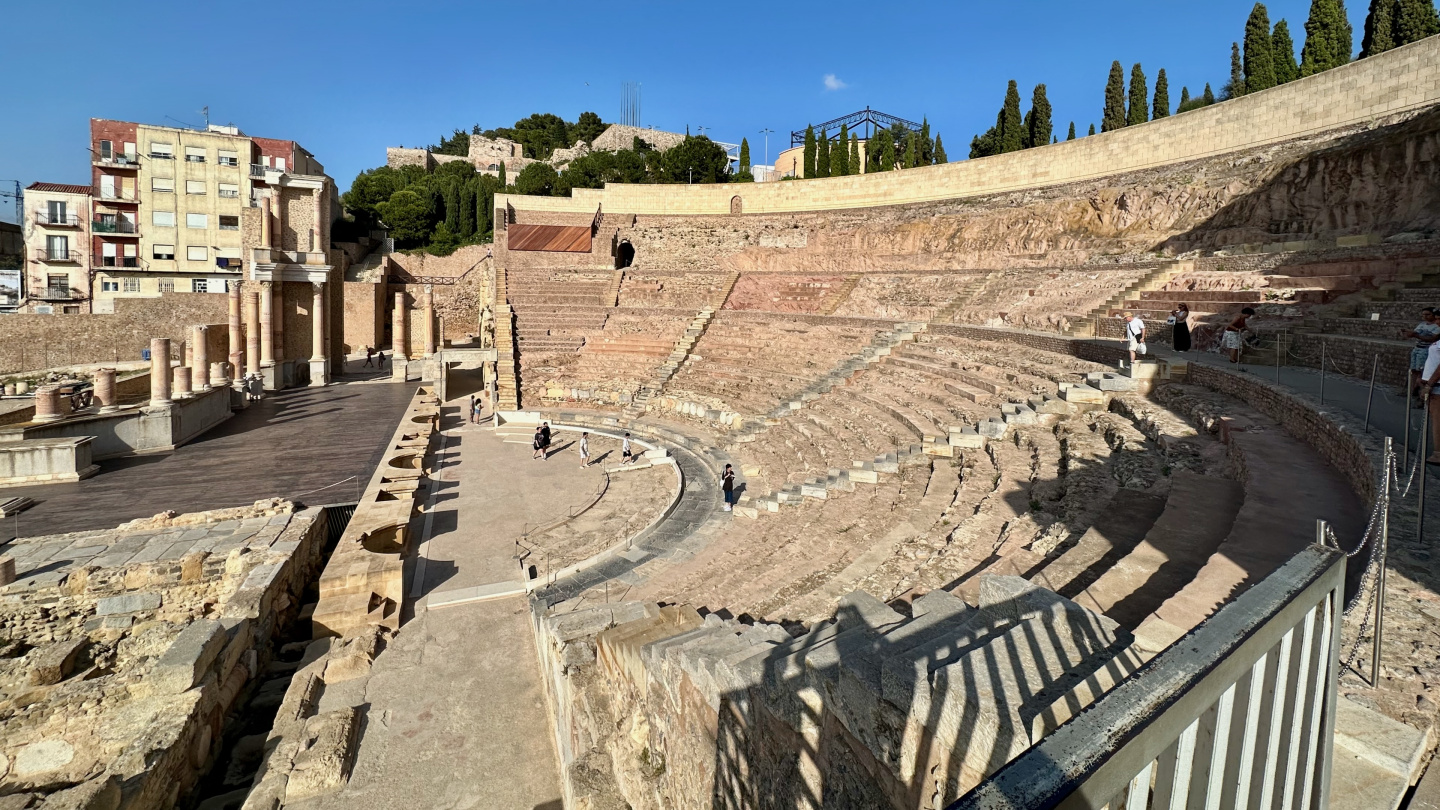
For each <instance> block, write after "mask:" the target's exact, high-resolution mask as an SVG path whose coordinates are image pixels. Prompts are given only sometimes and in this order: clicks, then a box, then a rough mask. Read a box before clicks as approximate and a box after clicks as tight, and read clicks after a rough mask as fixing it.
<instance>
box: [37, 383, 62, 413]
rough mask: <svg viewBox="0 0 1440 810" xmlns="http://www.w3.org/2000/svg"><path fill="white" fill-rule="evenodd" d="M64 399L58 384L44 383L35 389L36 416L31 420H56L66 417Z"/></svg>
mask: <svg viewBox="0 0 1440 810" xmlns="http://www.w3.org/2000/svg"><path fill="white" fill-rule="evenodd" d="M62 400H63V397H61V396H60V386H58V385H42V386H40V387H39V388H37V389H35V416H34V418H33V419H32V420H31V421H34V422H54V421H57V420H59V419H64V418H65V410H64V406H63V404H62Z"/></svg>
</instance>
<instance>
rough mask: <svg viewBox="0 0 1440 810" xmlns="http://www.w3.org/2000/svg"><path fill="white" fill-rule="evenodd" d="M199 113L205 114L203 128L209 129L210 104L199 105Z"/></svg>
mask: <svg viewBox="0 0 1440 810" xmlns="http://www.w3.org/2000/svg"><path fill="white" fill-rule="evenodd" d="M200 114H201V115H203V116H205V129H206V130H209V129H210V105H209V104H206V105H205V106H204V107H201V108H200Z"/></svg>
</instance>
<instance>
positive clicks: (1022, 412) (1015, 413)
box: [1000, 402, 1038, 425]
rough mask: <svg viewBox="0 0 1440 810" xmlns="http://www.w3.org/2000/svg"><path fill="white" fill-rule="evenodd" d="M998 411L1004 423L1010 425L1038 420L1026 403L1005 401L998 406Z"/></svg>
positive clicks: (1028, 423)
mask: <svg viewBox="0 0 1440 810" xmlns="http://www.w3.org/2000/svg"><path fill="white" fill-rule="evenodd" d="M1000 413H1001V414H1002V418H1003V419H1004V420H1005V423H1006V424H1010V425H1033V424H1035V423H1036V422H1037V421H1038V420H1037V419H1036V418H1035V412H1034V411H1033V410H1031V409H1030V406H1028V405H1017V404H1015V403H1013V402H1007V403H1005V404H1004V405H1001V406H1000Z"/></svg>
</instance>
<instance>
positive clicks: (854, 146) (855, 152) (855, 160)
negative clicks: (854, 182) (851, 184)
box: [850, 135, 865, 174]
mask: <svg viewBox="0 0 1440 810" xmlns="http://www.w3.org/2000/svg"><path fill="white" fill-rule="evenodd" d="M850 173H851V174H864V173H865V166H864V164H862V163H861V162H860V136H858V135H851V136H850Z"/></svg>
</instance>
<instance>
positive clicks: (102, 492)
mask: <svg viewBox="0 0 1440 810" xmlns="http://www.w3.org/2000/svg"><path fill="white" fill-rule="evenodd" d="M344 379H345V378H342V382H340V383H337V384H333V385H329V386H325V387H324V388H295V389H291V390H288V391H281V392H278V393H275V394H268V395H266V397H265V399H263V400H261V401H260V402H254V403H251V405H250V407H249V408H246V409H245V410H243V411H237V412H236V413H235V415H234V416H232V417H231V418H230V419H229V420H227V421H226V422H225V423H223V424H221V425H219V426H218V427H216V428H215V429H213V430H211V431H210V432H209V433H206V434H205V435H203V436H201V437H200V438H198V439H196V440H195V441H193V442H191V443H190V444H187V445H184V446H182V447H180V448H179V449H178V450H175V451H174V452H171V453H164V454H157V455H151V456H135V457H132V458H118V459H112V460H109V461H102V462H100V472H99V473H97V474H96V475H94V476H93V477H91V478H87V479H85V480H84V481H79V482H76V483H72V484H51V485H47V486H30V487H0V499H4V498H9V497H15V496H25V497H29V498H34V499H35V500H36V501H37V504H36V505H35V506H33V507H31V508H29V509H27V510H25V511H24V512H21V513H20V515H19V522H18V536H20V537H34V536H36V535H44V534H58V533H62V532H77V531H89V530H92V529H106V528H111V527H114V526H117V525H119V524H121V523H124V522H125V521H127V520H134V519H136V518H144V517H150V516H151V515H154V514H156V513H158V512H163V511H165V510H166V509H173V510H175V511H177V512H199V511H203V510H206V509H222V508H226V507H232V506H246V505H248V504H251V503H254V502H255V501H257V500H260V499H261V498H272V497H284V498H296V499H298V500H301V501H304V502H308V503H312V504H323V503H348V502H351V501H354V500H355V497H356V491H357V490H356V486H355V482H354V481H351V482H349V483H346V484H342V485H340V486H334V487H331V485H332V484H335V482H337V481H340V480H342V479H345V478H350V477H351V476H359V481H360V489H361V490H363V489H364V484H365V482H366V481H368V480H369V477H370V474H371V472H373V471H374V469H375V465H376V464H378V463H379V462H380V459H381V456H382V454H383V453H384V450H385V447H386V444H387V443H388V442H389V440H390V434H391V433H392V432H393V431H394V430H395V424H396V421H397V420H398V419H399V418H400V417H401V415H402V414H404V412H405V408H406V406H407V405H408V404H409V402H410V397H411V396H412V395H413V394H414V393H415V387H416V383H408V384H404V385H401V384H392V383H384V382H362V381H344ZM325 487H328V489H322V488H325ZM315 490H319V491H315ZM302 493H308V494H304V495H303V496H302ZM16 527H17V524H16V520H15V518H9V519H6V520H4V521H3V522H0V538H3V539H9V538H10V537H12V536H16V533H17V532H16Z"/></svg>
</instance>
